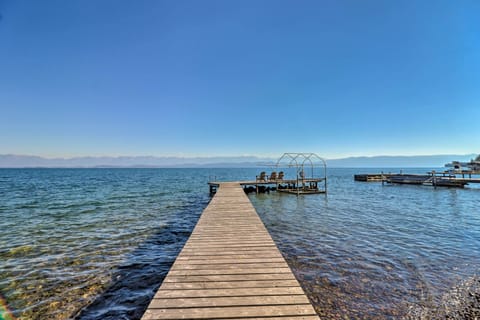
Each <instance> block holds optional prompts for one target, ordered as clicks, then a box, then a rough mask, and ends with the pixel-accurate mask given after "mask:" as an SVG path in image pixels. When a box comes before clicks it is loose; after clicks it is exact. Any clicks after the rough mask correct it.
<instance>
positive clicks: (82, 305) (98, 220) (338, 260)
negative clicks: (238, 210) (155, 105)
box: [0, 169, 480, 319]
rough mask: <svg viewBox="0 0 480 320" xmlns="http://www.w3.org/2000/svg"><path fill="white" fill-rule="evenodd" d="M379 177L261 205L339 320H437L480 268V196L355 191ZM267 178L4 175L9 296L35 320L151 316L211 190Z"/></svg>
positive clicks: (333, 180) (348, 180)
mask: <svg viewBox="0 0 480 320" xmlns="http://www.w3.org/2000/svg"><path fill="white" fill-rule="evenodd" d="M379 170H380V169H378V170H373V169H372V170H361V169H355V170H353V169H352V170H350V169H331V170H329V186H328V187H329V194H328V195H327V196H326V197H325V196H324V195H310V196H303V197H298V198H297V197H296V196H293V195H286V194H277V193H275V192H272V193H270V194H260V195H250V196H249V197H250V199H251V200H252V202H253V203H254V206H255V208H256V209H257V211H258V212H259V214H260V216H261V217H262V220H263V221H264V223H265V224H266V226H267V228H268V230H269V231H270V233H271V234H272V236H273V238H274V240H275V241H276V243H277V244H278V245H279V247H280V249H281V251H282V252H283V254H284V255H285V257H286V258H287V261H288V262H289V264H290V265H291V266H292V268H293V270H294V272H295V273H296V274H297V276H298V277H299V278H300V280H301V283H302V286H303V287H304V288H305V290H306V291H307V293H308V295H309V297H310V299H311V300H312V302H313V303H314V305H315V307H316V309H317V311H318V312H319V314H321V315H324V316H325V317H326V318H332V319H336V318H339V317H347V318H379V319H380V318H382V319H383V318H392V319H394V318H401V317H405V318H408V317H412V318H418V317H421V316H422V315H427V316H426V317H427V318H428V315H431V314H435V312H437V314H440V313H438V312H439V311H438V310H439V309H441V308H442V306H443V305H444V304H445V303H446V302H445V301H448V300H449V299H450V300H451V299H452V297H453V295H452V292H457V293H458V291H459V287H460V290H461V286H462V285H463V283H466V282H468V281H471V279H475V275H476V274H477V273H478V271H479V266H480V209H479V207H478V204H479V201H480V189H478V188H474V189H464V190H459V189H443V188H438V189H436V190H434V189H432V188H431V187H418V186H388V185H386V186H382V185H381V184H379V183H361V182H354V181H353V174H354V173H359V172H366V171H367V172H368V171H372V172H375V171H379ZM259 171H260V170H259V169H2V170H0V228H1V230H2V233H1V234H0V292H1V295H3V296H4V297H5V298H6V301H7V303H8V305H9V307H10V309H11V310H12V311H13V312H14V314H15V315H17V316H21V317H23V318H25V319H47V318H48V319H55V318H57V319H66V318H71V317H77V318H79V319H136V318H139V316H140V315H141V314H142V312H143V310H144V308H145V307H146V305H147V303H148V301H149V299H150V298H151V296H152V295H153V293H154V291H155V290H156V288H157V287H158V286H159V285H160V282H161V280H162V279H163V277H164V276H165V274H166V272H167V271H168V269H169V266H170V265H171V263H173V261H174V259H175V257H176V255H177V253H178V252H179V251H180V249H181V247H182V246H183V243H184V242H185V241H186V239H187V238H188V236H189V234H190V232H191V230H192V229H193V226H194V225H195V223H196V221H197V219H198V217H199V215H200V213H201V212H202V210H203V209H204V208H205V206H206V205H207V204H208V201H209V196H208V186H207V185H206V182H207V181H208V180H209V179H211V178H213V177H214V176H216V178H217V179H222V180H241V179H251V178H253V177H254V176H255V175H256V174H258V172H259ZM409 171H412V170H409ZM424 171H425V169H422V170H420V171H419V172H424ZM455 299H460V300H461V299H462V298H461V295H460V298H459V296H458V294H457V295H456V296H455ZM429 312H430V313H429Z"/></svg>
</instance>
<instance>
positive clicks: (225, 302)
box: [151, 295, 309, 309]
mask: <svg viewBox="0 0 480 320" xmlns="http://www.w3.org/2000/svg"><path fill="white" fill-rule="evenodd" d="M308 303H309V301H308V299H307V297H305V296H304V295H293V296H261V297H257V296H254V297H226V298H225V297H213V298H194V299H192V298H188V299H185V298H179V299H153V300H152V304H151V307H152V308H154V309H155V308H158V309H168V308H179V307H180V308H192V307H230V306H256V305H270V306H272V305H285V304H308Z"/></svg>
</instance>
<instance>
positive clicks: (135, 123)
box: [0, 0, 480, 158]
mask: <svg viewBox="0 0 480 320" xmlns="http://www.w3.org/2000/svg"><path fill="white" fill-rule="evenodd" d="M0 15H1V19H0V153H15V154H33V155H41V156H48V157H55V156H66V157H71V156H83V155H93V156H99V155H157V156H162V155H182V156H209V155H212V156H218V155H274V156H275V155H279V154H281V153H283V152H317V153H318V154H320V155H323V156H325V157H329V158H336V157H343V156H350V155H417V154H449V153H457V154H458V153H460V154H467V153H477V152H480V126H479V123H480V89H479V88H480V19H478V17H479V16H480V3H479V2H478V1H383V0H382V1H368V0H367V1H353V0H352V1H342V0H335V1H324V0H322V1H247V0H242V1H193V0H192V1H178V0H175V1H119V0H114V1H93V0H92V1H80V0H78V1H76V0H71V1H64V0H58V1H48V0H45V1H36V0H31V1H27V0H23V1H14V0H10V1H9V0H3V1H2V0H0Z"/></svg>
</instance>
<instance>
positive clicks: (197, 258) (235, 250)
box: [142, 183, 319, 320]
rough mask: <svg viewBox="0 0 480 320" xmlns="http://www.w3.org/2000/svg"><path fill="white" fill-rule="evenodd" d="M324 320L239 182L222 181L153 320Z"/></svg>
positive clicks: (152, 309)
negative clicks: (315, 309)
mask: <svg viewBox="0 0 480 320" xmlns="http://www.w3.org/2000/svg"><path fill="white" fill-rule="evenodd" d="M222 318H228V319H247V318H248V319H250V320H251V319H259V320H266V319H270V320H276V319H277V320H280V319H281V320H287V319H292V320H300V319H305V320H313V319H319V318H318V316H316V314H315V311H314V309H313V307H312V306H311V304H310V302H309V300H308V298H307V297H306V296H305V294H304V292H303V290H302V288H301V287H300V285H299V284H298V281H297V280H296V279H295V276H294V275H293V273H292V272H291V270H290V268H289V267H288V265H287V263H286V262H285V259H284V258H283V256H282V254H281V253H280V252H279V251H278V248H277V246H276V245H275V242H274V241H273V240H272V238H271V237H270V235H269V234H268V231H267V230H266V228H265V226H264V225H263V223H262V221H261V220H260V218H259V217H258V215H257V213H256V211H255V209H254V208H253V206H252V204H251V203H250V201H249V200H248V198H247V196H246V195H245V193H244V192H243V190H242V188H241V187H240V185H239V184H235V183H219V187H218V189H217V193H216V195H215V197H214V198H213V199H212V200H211V202H210V204H209V205H208V207H207V208H206V209H205V210H204V212H203V213H202V216H201V217H200V219H199V221H198V223H197V225H196V226H195V228H194V230H193V232H192V235H191V236H190V238H189V239H188V241H187V243H186V244H185V246H184V248H183V249H182V251H181V253H180V254H179V256H178V257H177V259H176V261H175V263H174V264H173V266H172V267H171V269H170V271H169V273H168V275H167V277H166V278H165V279H164V281H163V283H162V285H161V287H160V289H159V290H158V291H157V293H156V294H155V297H154V299H153V300H152V301H151V303H150V305H149V307H148V309H147V311H146V312H145V314H144V315H143V317H142V319H143V320H148V319H150V320H151V319H222Z"/></svg>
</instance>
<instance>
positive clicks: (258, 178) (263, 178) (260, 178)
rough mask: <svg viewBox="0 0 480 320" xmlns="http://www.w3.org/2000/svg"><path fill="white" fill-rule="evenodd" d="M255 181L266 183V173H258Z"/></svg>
mask: <svg viewBox="0 0 480 320" xmlns="http://www.w3.org/2000/svg"><path fill="white" fill-rule="evenodd" d="M256 179H257V181H266V180H267V173H266V172H265V171H262V172H260V175H259V176H256Z"/></svg>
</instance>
